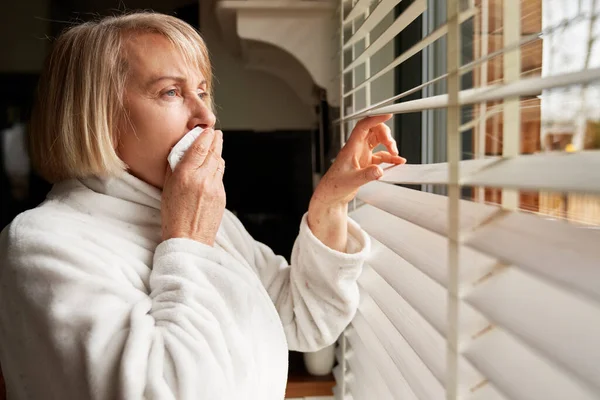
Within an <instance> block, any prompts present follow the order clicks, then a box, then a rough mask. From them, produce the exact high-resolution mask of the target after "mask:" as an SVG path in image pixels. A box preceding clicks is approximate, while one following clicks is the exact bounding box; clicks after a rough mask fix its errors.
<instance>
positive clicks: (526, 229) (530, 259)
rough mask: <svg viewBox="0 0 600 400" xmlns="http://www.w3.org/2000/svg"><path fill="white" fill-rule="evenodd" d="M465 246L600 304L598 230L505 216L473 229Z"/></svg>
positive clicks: (529, 217)
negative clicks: (549, 280) (584, 295)
mask: <svg viewBox="0 0 600 400" xmlns="http://www.w3.org/2000/svg"><path fill="white" fill-rule="evenodd" d="M465 243H466V244H467V245H468V246H470V247H472V248H474V249H476V250H479V251H481V252H484V253H486V254H489V255H491V256H494V257H496V258H497V259H498V260H500V261H502V262H503V263H505V264H512V265H516V266H518V267H520V268H522V269H525V270H527V271H529V272H531V273H535V274H536V275H538V276H542V277H544V278H547V279H551V280H553V281H555V282H557V283H558V284H559V285H563V286H565V287H568V288H570V289H571V290H572V291H574V292H575V293H578V294H586V295H588V296H590V297H592V298H593V299H595V301H596V302H600V284H599V282H600V268H599V267H598V266H599V265H600V245H599V243H600V230H598V229H590V228H587V227H582V226H577V225H573V224H569V223H567V222H563V221H551V220H548V219H543V218H541V217H538V216H536V215H531V214H525V213H509V214H506V215H505V216H503V217H500V218H497V219H495V220H493V221H491V222H490V223H488V224H485V225H483V226H482V227H481V228H479V229H477V231H476V232H474V233H473V234H471V235H470V237H469V238H468V239H467V240H466V242H465ZM507 249H510V251H507Z"/></svg>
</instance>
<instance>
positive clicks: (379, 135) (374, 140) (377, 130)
mask: <svg viewBox="0 0 600 400" xmlns="http://www.w3.org/2000/svg"><path fill="white" fill-rule="evenodd" d="M367 142H370V143H369V147H371V146H372V147H371V148H373V147H375V146H377V145H378V144H380V143H381V144H383V145H384V146H385V147H386V148H387V149H388V151H389V152H390V153H392V154H394V155H398V146H397V145H396V141H395V140H394V138H392V131H391V129H390V128H389V126H387V125H385V124H379V125H377V126H375V127H373V128H372V129H371V135H369V137H368V139H367Z"/></svg>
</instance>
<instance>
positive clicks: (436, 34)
mask: <svg viewBox="0 0 600 400" xmlns="http://www.w3.org/2000/svg"><path fill="white" fill-rule="evenodd" d="M476 12H477V9H476V8H470V9H468V10H466V11H464V12H462V13H461V14H460V15H459V23H463V22H465V21H466V20H467V19H469V18H471V17H473V16H474V15H475V14H476ZM599 15H600V14H595V15H594V18H597V17H598V16H599ZM583 17H584V16H582V15H580V16H578V17H575V18H567V19H565V20H563V21H561V22H560V23H559V24H556V25H554V26H551V27H549V28H547V29H544V30H543V31H541V32H537V33H533V34H530V35H526V36H524V37H522V38H521V39H520V40H519V41H518V42H516V43H514V44H511V45H509V46H506V47H504V48H502V49H499V50H496V51H494V52H490V53H488V54H487V55H486V56H484V57H481V58H478V59H476V60H473V61H471V62H469V63H467V64H465V65H463V66H462V67H460V69H459V73H460V74H465V73H467V72H469V71H472V70H473V69H474V68H475V67H477V66H478V65H480V64H482V63H484V62H487V61H490V60H492V59H494V58H495V57H498V56H499V55H501V54H503V53H505V52H508V51H511V50H515V49H517V48H520V47H522V46H525V45H527V44H529V43H532V42H534V41H536V40H539V38H540V37H543V36H544V35H550V34H553V33H555V32H560V31H562V30H564V29H565V28H567V27H569V26H571V25H573V24H575V23H578V22H581V20H583V19H585V18H583ZM447 33H448V25H447V24H444V25H442V26H440V27H439V28H438V29H436V30H435V31H433V32H432V33H430V34H429V35H428V36H426V37H425V38H423V39H422V40H421V41H420V42H418V43H416V44H415V45H413V47H411V48H410V49H408V50H406V51H405V52H404V53H402V54H401V55H399V56H398V57H397V58H395V59H394V60H393V61H392V62H391V63H390V64H389V65H387V66H386V67H384V68H383V69H382V70H381V71H379V72H378V73H376V74H375V75H373V76H371V77H368V78H367V79H366V80H365V81H363V82H361V83H360V84H358V85H357V86H355V87H353V88H351V89H350V90H349V91H347V92H345V93H344V97H347V96H350V95H351V94H353V93H355V92H357V91H358V90H360V89H362V88H363V87H365V86H366V85H367V84H368V83H370V82H372V81H374V80H376V79H379V78H380V77H381V76H383V75H384V74H386V73H388V72H389V71H391V70H392V69H394V68H395V67H397V66H398V65H400V64H402V63H403V62H404V61H406V60H407V59H409V58H410V57H412V56H414V55H415V54H417V53H418V52H420V51H422V50H423V49H424V48H426V47H427V46H429V45H431V44H432V43H434V42H435V41H436V40H438V39H440V38H441V37H443V36H444V35H446V34H447ZM447 76H448V75H447V74H443V75H440V76H438V77H437V78H435V79H433V80H431V81H429V82H425V83H423V84H422V85H425V86H429V85H430V84H433V83H434V82H437V81H439V80H442V79H446V78H447ZM338 78H339V77H338ZM392 101H393V100H391V99H388V100H384V101H382V102H380V103H383V104H388V103H390V102H392ZM373 108H374V107H373ZM373 108H372V107H369V108H368V110H361V112H355V113H352V114H350V115H348V116H346V117H345V118H344V119H343V120H344V121H348V120H352V119H357V118H362V117H364V116H365V115H366V114H364V113H365V112H366V111H370V110H372V109H373ZM410 112H412V111H410ZM339 122H340V120H337V121H336V123H339Z"/></svg>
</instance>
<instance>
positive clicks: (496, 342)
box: [465, 328, 598, 400]
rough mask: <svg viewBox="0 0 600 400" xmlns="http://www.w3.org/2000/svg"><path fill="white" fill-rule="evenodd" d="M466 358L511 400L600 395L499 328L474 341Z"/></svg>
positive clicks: (582, 398)
mask: <svg viewBox="0 0 600 400" xmlns="http://www.w3.org/2000/svg"><path fill="white" fill-rule="evenodd" d="M465 355H466V356H467V358H468V359H469V360H471V362H472V363H473V364H474V365H475V366H476V367H477V369H479V370H480V371H481V372H482V373H483V374H484V375H485V376H487V377H488V379H489V380H490V381H491V382H492V383H493V385H494V386H495V387H497V388H498V389H499V390H500V391H501V392H503V393H504V394H505V395H506V397H508V398H510V399H512V400H532V399H536V400H537V399H544V400H566V399H569V400H575V399H577V400H593V399H594V400H597V399H598V396H597V393H596V394H594V392H593V391H592V390H590V388H587V387H586V386H585V385H583V384H582V383H580V382H577V381H576V380H575V379H574V378H573V377H571V376H569V374H566V373H565V371H564V370H561V369H558V368H556V366H554V365H553V364H552V363H550V362H548V360H546V359H544V358H541V357H539V356H537V355H536V354H534V353H533V352H532V351H531V350H530V349H529V348H527V347H526V346H525V345H523V344H522V343H521V342H519V341H517V340H516V339H515V338H514V337H512V336H511V335H509V334H508V333H506V332H504V331H502V330H501V329H500V328H496V329H493V330H491V331H489V332H488V333H486V334H484V335H481V336H480V337H479V338H477V339H475V340H474V342H473V343H472V344H471V346H469V348H468V349H467V350H466V351H465Z"/></svg>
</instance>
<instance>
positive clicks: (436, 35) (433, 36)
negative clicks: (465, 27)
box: [344, 8, 476, 119]
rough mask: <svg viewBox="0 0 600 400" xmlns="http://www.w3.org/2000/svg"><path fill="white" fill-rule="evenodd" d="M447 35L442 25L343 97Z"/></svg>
mask: <svg viewBox="0 0 600 400" xmlns="http://www.w3.org/2000/svg"><path fill="white" fill-rule="evenodd" d="M475 12H476V10H475V9H474V8H472V9H469V10H467V11H465V12H463V13H461V14H460V16H459V22H460V23H463V22H465V21H466V20H468V19H469V18H471V17H473V15H475ZM447 33H448V24H444V25H442V26H440V27H439V28H438V29H436V30H435V31H433V32H431V33H430V34H429V35H427V36H426V37H424V38H423V40H421V41H420V42H418V43H416V44H414V45H413V46H412V47H411V48H409V49H408V50H406V51H405V52H404V53H402V54H400V55H399V56H398V57H396V58H395V59H394V60H393V61H392V62H391V63H390V64H388V65H387V66H385V67H384V68H382V69H381V70H380V71H379V72H377V73H376V74H374V75H372V76H370V77H368V78H367V79H366V80H365V81H363V82H361V83H360V84H358V85H356V86H355V87H353V88H352V89H351V90H349V91H347V92H345V93H344V97H347V96H350V95H351V94H353V93H355V92H357V91H359V90H360V89H362V88H363V87H365V86H366V85H367V84H369V83H370V82H372V81H374V80H376V79H379V78H381V77H382V76H383V75H385V74H387V73H388V72H390V71H391V70H393V69H394V68H396V67H397V66H398V65H400V64H402V63H403V62H405V61H406V60H408V59H409V58H411V57H412V56H414V55H415V54H417V53H418V52H420V51H422V50H423V49H424V48H426V47H427V46H429V45H431V44H433V43H434V42H435V41H437V40H438V39H440V38H442V37H444V36H445V35H446V34H447ZM386 103H387V102H386ZM352 118H357V116H356V115H354V116H353V117H352ZM347 119H350V118H349V117H348V118H347Z"/></svg>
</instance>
